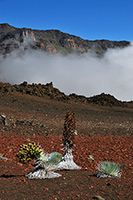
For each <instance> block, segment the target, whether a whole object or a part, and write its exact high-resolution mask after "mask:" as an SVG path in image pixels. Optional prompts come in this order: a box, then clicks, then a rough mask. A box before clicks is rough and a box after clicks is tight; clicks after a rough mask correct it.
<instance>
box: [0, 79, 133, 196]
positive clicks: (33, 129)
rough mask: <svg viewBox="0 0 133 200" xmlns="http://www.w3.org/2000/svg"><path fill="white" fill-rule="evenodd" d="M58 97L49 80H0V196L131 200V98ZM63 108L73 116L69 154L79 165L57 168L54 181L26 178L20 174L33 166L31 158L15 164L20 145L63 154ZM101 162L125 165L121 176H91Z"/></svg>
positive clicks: (132, 110)
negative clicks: (73, 132) (44, 82)
mask: <svg viewBox="0 0 133 200" xmlns="http://www.w3.org/2000/svg"><path fill="white" fill-rule="evenodd" d="M35 88H36V90H35V94H34V93H33V89H35ZM43 88H44V89H43ZM29 91H30V92H29ZM46 91H47V92H46ZM43 92H44V94H43ZM58 95H64V97H65V94H62V93H61V92H60V91H59V90H58V89H55V88H54V87H53V85H52V83H50V84H47V85H40V84H39V85H34V84H33V85H29V84H27V83H26V82H24V83H22V84H20V85H14V86H12V85H10V84H5V83H1V84H0V142H1V143H0V183H1V190H0V199H1V200H7V199H9V200H17V199H26V200H30V199H33V200H34V199H51V200H53V199H54V200H57V199H58V200H66V199H75V200H78V199H82V200H86V199H87V200H93V199H99V200H101V199H104V200H126V199H128V200H132V190H131V182H132V147H133V146H132V142H131V141H132V134H133V102H127V103H126V104H127V106H126V107H125V106H124V107H123V106H121V104H124V102H119V101H118V100H116V99H115V98H114V97H112V96H110V95H105V94H101V95H98V96H95V97H92V102H93V103H84V102H81V101H76V100H69V101H68V100H67V101H64V100H63V101H61V100H58V98H56V96H58ZM53 96H54V98H53ZM72 96H73V97H74V98H75V99H76V97H77V99H78V98H79V97H78V96H75V95H72ZM67 98H69V96H68V97H67ZM84 98H85V97H84ZM103 99H104V100H103ZM108 99H110V101H112V100H113V102H114V104H113V106H110V103H109V105H108ZM86 101H87V99H86ZM95 102H96V103H95ZM101 102H104V103H101ZM119 104H120V105H119ZM67 110H72V111H73V112H75V114H76V126H77V127H76V129H77V133H78V135H76V136H75V144H76V146H74V148H73V156H74V161H75V162H76V164H77V165H78V166H81V167H82V169H81V170H78V171H61V172H59V173H60V174H61V175H62V177H60V178H57V179H52V180H50V179H49V180H48V179H44V180H38V179H37V180H29V179H28V178H26V177H25V175H26V174H27V173H28V172H29V171H31V170H33V165H32V164H33V162H30V163H28V164H22V163H20V162H19V160H18V158H17V157H16V154H17V153H18V151H19V148H20V145H21V144H28V143H29V142H39V143H40V144H41V146H42V148H43V149H44V151H45V152H48V153H51V152H53V151H57V152H59V153H61V154H63V151H62V143H63V141H62V137H63V125H64V118H65V113H66V111H67ZM90 155H92V156H93V158H94V160H92V159H90ZM104 160H108V161H112V162H116V163H119V164H124V165H125V166H126V168H125V169H123V170H122V176H121V178H116V179H115V178H98V177H96V172H97V165H98V163H99V161H104Z"/></svg>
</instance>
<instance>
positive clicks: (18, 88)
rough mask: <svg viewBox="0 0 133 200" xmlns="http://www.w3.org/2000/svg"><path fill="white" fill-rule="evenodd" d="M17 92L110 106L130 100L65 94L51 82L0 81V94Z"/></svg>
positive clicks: (107, 96) (103, 95)
mask: <svg viewBox="0 0 133 200" xmlns="http://www.w3.org/2000/svg"><path fill="white" fill-rule="evenodd" d="M15 92H19V93H21V94H29V95H31V96H32V95H33V96H38V97H44V98H45V97H46V96H47V97H49V98H50V99H55V100H58V101H62V102H65V103H72V102H74V103H81V104H90V105H91V104H92V105H101V106H110V107H116V106H119V107H127V106H128V104H130V102H122V101H120V100H117V99H116V98H115V97H114V96H112V95H110V94H104V93H102V94H100V95H96V96H93V97H85V96H82V95H76V94H75V93H72V94H70V95H66V94H64V93H63V92H61V91H60V90H59V89H57V88H54V86H53V83H52V82H51V83H47V84H46V85H44V84H40V83H39V84H34V83H33V84H28V83H27V82H26V81H25V82H23V83H21V84H19V85H11V84H9V83H2V82H0V94H3V95H4V94H14V93H15Z"/></svg>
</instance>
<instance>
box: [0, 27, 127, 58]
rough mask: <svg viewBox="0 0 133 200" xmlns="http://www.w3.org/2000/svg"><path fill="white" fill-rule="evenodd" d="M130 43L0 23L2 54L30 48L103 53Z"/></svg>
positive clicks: (57, 51) (0, 47)
mask: <svg viewBox="0 0 133 200" xmlns="http://www.w3.org/2000/svg"><path fill="white" fill-rule="evenodd" d="M129 44H130V42H128V41H109V40H95V41H91V40H84V39H82V38H80V37H77V36H74V35H70V34H67V33H63V32H61V31H59V30H32V29H28V28H15V27H13V26H10V25H9V24H0V54H2V55H6V54H8V53H11V52H12V51H14V50H19V51H20V52H23V51H24V50H26V49H28V48H31V49H36V50H38V49H39V50H42V51H45V52H50V53H52V54H56V53H62V54H69V53H85V52H92V53H95V54H97V55H103V54H104V52H105V51H106V50H107V49H108V48H117V47H119V48H123V47H125V46H128V45H129Z"/></svg>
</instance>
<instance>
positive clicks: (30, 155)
mask: <svg viewBox="0 0 133 200" xmlns="http://www.w3.org/2000/svg"><path fill="white" fill-rule="evenodd" d="M41 153H42V149H41V147H40V145H39V143H37V144H36V143H29V144H28V145H27V144H22V145H20V151H19V152H18V153H17V157H18V158H19V161H20V162H23V163H27V162H29V161H30V160H32V159H34V158H35V159H37V158H39V157H40V155H41Z"/></svg>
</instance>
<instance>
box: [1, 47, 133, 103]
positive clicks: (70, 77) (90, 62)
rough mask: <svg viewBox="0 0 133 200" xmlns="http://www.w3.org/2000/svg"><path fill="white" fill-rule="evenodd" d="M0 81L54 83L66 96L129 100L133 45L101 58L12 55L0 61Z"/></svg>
mask: <svg viewBox="0 0 133 200" xmlns="http://www.w3.org/2000/svg"><path fill="white" fill-rule="evenodd" d="M0 81H2V82H9V83H11V84H19V83H22V82H23V81H27V82H28V83H42V84H46V83H49V82H51V81H52V82H53V83H54V87H57V88H58V89H60V90H61V91H62V92H65V93H66V94H70V93H76V94H80V95H85V96H87V97H90V96H93V95H97V94H100V93H102V92H104V93H107V94H111V95H114V96H115V97H116V98H117V99H120V100H124V101H130V100H133V45H132V44H131V45H130V46H128V47H125V48H123V49H110V50H108V51H107V52H106V54H105V56H104V57H103V58H96V57H93V56H92V55H90V54H83V55H81V56H76V55H68V56H62V55H51V54H50V55H48V54H46V53H44V52H41V51H31V50H29V51H27V52H26V53H24V54H23V55H21V56H18V54H17V53H15V52H14V53H12V54H11V55H10V56H7V57H6V58H4V59H3V58H1V59H0Z"/></svg>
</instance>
